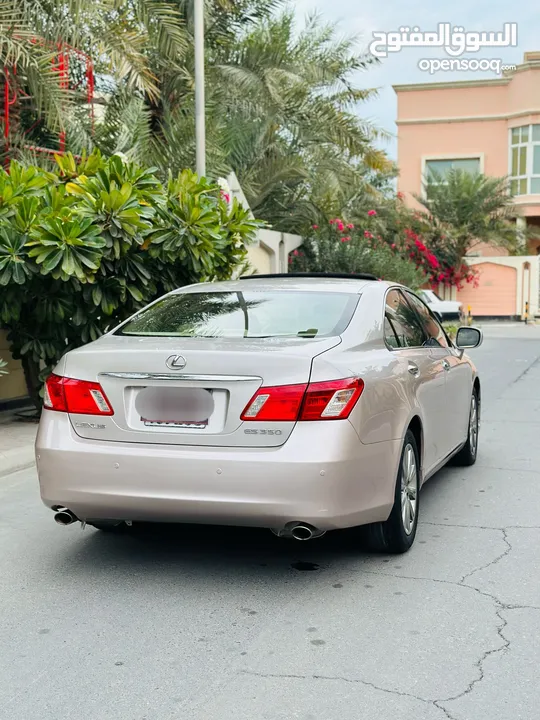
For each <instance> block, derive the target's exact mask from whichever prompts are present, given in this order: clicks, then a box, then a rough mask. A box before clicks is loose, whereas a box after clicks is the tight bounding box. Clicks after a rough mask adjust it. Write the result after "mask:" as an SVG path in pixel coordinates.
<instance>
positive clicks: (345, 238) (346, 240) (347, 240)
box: [341, 237, 351, 242]
mask: <svg viewBox="0 0 540 720" xmlns="http://www.w3.org/2000/svg"><path fill="white" fill-rule="evenodd" d="M350 239H351V238H350V237H342V238H341V242H349V240H350Z"/></svg>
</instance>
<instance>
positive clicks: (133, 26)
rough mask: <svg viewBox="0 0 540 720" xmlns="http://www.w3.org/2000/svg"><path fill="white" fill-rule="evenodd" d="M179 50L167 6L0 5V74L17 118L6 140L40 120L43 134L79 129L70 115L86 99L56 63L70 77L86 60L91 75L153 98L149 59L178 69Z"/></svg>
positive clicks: (154, 0)
mask: <svg viewBox="0 0 540 720" xmlns="http://www.w3.org/2000/svg"><path fill="white" fill-rule="evenodd" d="M185 50H186V33H185V29H184V27H183V25H182V18H181V15H180V13H179V11H178V9H177V7H176V6H175V4H174V3H173V2H166V1H161V0H123V1H122V2H118V0H94V1H93V2H91V3H90V2H88V0H4V2H2V4H1V5H0V68H1V69H0V76H2V81H3V85H4V87H5V86H6V84H7V85H8V89H9V93H8V94H9V96H10V98H12V99H13V100H14V101H15V100H17V104H15V102H14V108H13V110H12V115H14V116H15V119H16V120H17V121H18V122H17V123H15V125H14V126H13V125H12V127H11V128H10V130H11V134H12V136H13V138H12V140H15V141H16V139H17V138H16V134H17V131H19V132H24V131H26V130H28V126H30V125H32V126H34V125H36V126H37V125H39V124H40V123H43V124H42V125H41V128H43V127H45V128H46V129H47V130H46V131H45V133H44V134H45V136H47V131H49V132H52V133H58V132H61V131H65V130H66V129H69V130H71V131H72V132H73V131H75V130H80V128H78V127H77V126H78V124H79V123H78V120H80V114H79V115H77V113H76V110H77V109H78V108H80V106H81V104H84V103H86V102H87V95H86V94H82V93H81V92H76V91H73V90H72V89H70V87H69V86H70V85H71V84H72V83H71V82H67V81H64V82H63V81H62V79H61V77H60V75H59V63H60V62H62V63H66V62H69V65H70V68H69V75H70V77H72V76H73V73H74V72H76V68H75V67H74V66H75V65H76V64H77V62H78V61H79V60H80V58H81V57H83V56H84V55H86V56H87V57H88V58H89V59H91V60H92V62H93V63H94V65H95V67H96V72H97V73H101V74H108V75H112V76H113V77H114V80H115V82H116V83H118V84H121V85H122V86H123V87H124V88H126V90H127V91H129V92H139V93H144V94H146V95H147V96H148V97H149V98H151V99H152V100H153V101H156V100H157V98H158V97H159V95H160V87H159V82H158V78H157V77H156V75H155V73H154V72H153V70H152V68H151V64H152V63H151V60H152V58H153V57H159V58H160V62H162V63H166V64H168V65H169V66H171V67H173V68H174V67H180V59H181V57H183V55H184V52H185ZM62 56H64V57H62ZM66 57H67V60H66ZM74 61H75V62H74ZM64 67H65V65H64ZM66 76H67V70H66ZM25 114H26V116H25ZM28 114H29V115H30V118H28ZM41 132H43V130H41ZM89 142H90V141H88V143H89ZM88 143H87V144H88ZM75 149H77V148H75Z"/></svg>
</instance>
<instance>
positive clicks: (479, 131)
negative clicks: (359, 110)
mask: <svg viewBox="0 0 540 720" xmlns="http://www.w3.org/2000/svg"><path fill="white" fill-rule="evenodd" d="M394 90H395V91H396V94H397V99H398V114H397V125H398V165H399V169H400V175H399V180H398V189H399V190H400V191H401V192H403V193H404V194H405V196H406V198H407V202H408V203H409V204H410V205H411V206H416V205H417V202H416V200H415V199H414V195H415V194H416V195H420V194H421V193H422V192H423V187H424V180H425V178H427V177H428V176H429V173H430V172H436V173H437V174H438V175H441V176H443V177H444V174H445V173H446V172H447V171H448V170H450V169H451V168H462V169H464V170H468V171H471V172H482V173H485V174H487V175H492V176H497V177H503V176H508V177H509V178H510V190H511V192H512V194H513V195H514V201H515V204H516V206H517V207H518V208H519V215H518V216H517V217H516V224H517V226H518V228H519V227H524V226H526V225H529V226H533V225H534V226H539V228H540V52H530V53H526V54H525V57H524V62H523V64H521V65H519V66H518V67H517V69H516V70H515V71H513V72H512V73H509V74H507V75H505V76H503V77H501V78H495V79H487V80H468V81H460V82H440V83H429V84H424V83H422V84H415V85H399V86H395V87H394ZM539 253H540V240H537V241H531V242H530V243H529V254H530V255H529V257H524V256H519V257H512V258H511V257H508V256H507V254H506V253H505V252H504V251H501V250H500V249H497V248H492V247H491V248H490V247H485V246H484V247H477V248H474V252H473V253H471V255H474V256H476V257H470V258H469V259H468V262H470V263H472V264H475V265H477V266H478V270H479V273H480V286H479V288H478V289H476V290H475V289H473V288H467V289H466V290H463V291H462V292H460V293H459V294H458V299H461V300H463V302H464V303H465V304H467V305H471V306H472V312H473V314H474V315H476V316H497V317H498V316H501V317H508V316H523V313H524V311H525V303H526V302H528V303H529V308H530V311H531V314H537V313H538V294H539V293H538V254H539ZM487 256H489V257H490V259H489V261H488V260H487Z"/></svg>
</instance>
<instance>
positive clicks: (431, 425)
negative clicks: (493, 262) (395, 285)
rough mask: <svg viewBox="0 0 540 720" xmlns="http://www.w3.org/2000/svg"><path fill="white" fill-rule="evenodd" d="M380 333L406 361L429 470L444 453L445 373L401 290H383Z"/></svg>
mask: <svg viewBox="0 0 540 720" xmlns="http://www.w3.org/2000/svg"><path fill="white" fill-rule="evenodd" d="M384 334H385V340H386V344H387V346H388V347H390V348H391V349H392V350H393V351H394V352H396V353H397V354H398V355H399V356H400V357H401V358H403V359H404V360H405V361H406V366H407V367H406V378H405V382H407V384H408V386H409V390H410V391H411V392H412V394H413V395H414V396H415V397H416V401H417V403H418V405H419V406H420V408H421V410H422V420H423V432H424V458H423V465H424V470H425V471H426V472H429V470H430V469H431V468H432V467H433V466H434V465H436V464H437V463H438V462H439V460H440V458H441V457H442V456H443V454H444V444H445V439H444V431H445V422H444V413H445V402H446V377H445V372H444V369H443V368H442V365H441V363H440V360H438V359H437V358H436V357H434V356H433V354H432V353H431V352H430V348H429V347H426V345H425V343H426V341H427V336H426V333H425V331H424V328H423V326H422V323H421V322H420V319H419V317H418V315H417V313H416V311H415V310H414V308H413V307H412V305H411V304H410V303H409V302H408V301H407V299H406V297H405V295H404V294H403V292H402V291H401V290H397V289H394V290H390V291H389V292H388V293H387V296H386V309H385V330H384Z"/></svg>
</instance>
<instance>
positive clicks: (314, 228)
mask: <svg viewBox="0 0 540 720" xmlns="http://www.w3.org/2000/svg"><path fill="white" fill-rule="evenodd" d="M311 227H312V228H313V230H318V229H319V226H318V225H312V226H311Z"/></svg>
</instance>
